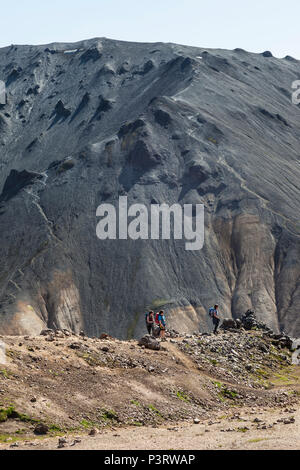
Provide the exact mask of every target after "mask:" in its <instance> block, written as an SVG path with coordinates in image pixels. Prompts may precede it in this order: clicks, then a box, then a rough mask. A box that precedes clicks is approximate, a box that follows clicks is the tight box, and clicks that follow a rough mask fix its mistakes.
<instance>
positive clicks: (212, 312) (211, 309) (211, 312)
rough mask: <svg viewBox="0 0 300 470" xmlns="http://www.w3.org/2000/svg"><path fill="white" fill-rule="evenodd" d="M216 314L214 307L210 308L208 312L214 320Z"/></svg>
mask: <svg viewBox="0 0 300 470" xmlns="http://www.w3.org/2000/svg"><path fill="white" fill-rule="evenodd" d="M214 313H215V309H214V308H213V307H210V309H209V311H208V315H209V316H210V317H211V318H213V316H214Z"/></svg>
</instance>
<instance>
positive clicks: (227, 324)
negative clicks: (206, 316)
mask: <svg viewBox="0 0 300 470" xmlns="http://www.w3.org/2000/svg"><path fill="white" fill-rule="evenodd" d="M236 327H237V326H236V322H235V320H233V318H224V320H223V323H222V325H221V328H223V329H224V330H228V329H231V328H234V329H235V328H236Z"/></svg>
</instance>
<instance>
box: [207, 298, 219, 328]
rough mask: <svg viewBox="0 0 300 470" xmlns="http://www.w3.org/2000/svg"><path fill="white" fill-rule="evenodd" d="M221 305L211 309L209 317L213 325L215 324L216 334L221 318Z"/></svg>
mask: <svg viewBox="0 0 300 470" xmlns="http://www.w3.org/2000/svg"><path fill="white" fill-rule="evenodd" d="M218 309H219V305H217V304H216V305H215V306H214V307H211V308H210V309H209V316H210V317H211V318H212V321H213V324H214V327H215V328H214V334H215V335H216V334H217V329H218V326H219V323H220V317H219V312H218Z"/></svg>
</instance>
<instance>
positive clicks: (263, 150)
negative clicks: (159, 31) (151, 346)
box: [0, 38, 300, 338]
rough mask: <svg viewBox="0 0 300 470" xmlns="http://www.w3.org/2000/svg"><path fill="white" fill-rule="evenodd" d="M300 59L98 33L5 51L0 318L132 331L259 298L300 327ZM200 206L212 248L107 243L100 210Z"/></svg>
mask: <svg viewBox="0 0 300 470" xmlns="http://www.w3.org/2000/svg"><path fill="white" fill-rule="evenodd" d="M299 77H300V63H299V62H298V61H295V60H293V59H291V58H289V57H287V58H285V59H276V58H273V57H269V54H264V55H262V54H250V53H247V52H245V51H243V50H241V49H237V50H235V51H224V50H208V51H205V50H203V49H201V48H193V47H186V46H179V45H174V44H162V43H156V44H136V43H127V42H120V41H112V40H108V39H105V38H104V39H93V40H89V41H82V42H79V43H76V44H51V45H49V46H38V47H37V46H11V47H7V48H4V49H0V79H2V80H3V81H5V82H6V86H7V91H8V100H7V104H6V105H3V106H0V168H1V172H0V192H1V191H2V194H1V196H0V201H1V202H0V323H1V330H2V332H3V333H6V334H11V333H14V334H15V333H24V332H39V331H40V329H42V327H43V326H45V325H48V326H49V327H53V326H55V327H67V328H72V329H73V330H75V331H78V330H79V329H80V328H84V329H85V331H86V332H87V333H88V334H90V335H96V334H99V333H100V332H101V331H103V330H106V331H107V332H109V333H111V334H114V335H117V336H119V337H122V338H124V337H128V336H131V335H136V334H139V333H140V331H141V329H143V328H144V324H143V323H144V315H143V313H144V311H145V309H146V308H150V307H152V308H158V307H160V306H162V305H164V306H165V307H166V310H167V312H168V320H169V322H171V323H172V325H173V326H174V327H176V328H178V329H181V330H183V331H189V330H195V329H196V328H197V327H198V325H199V323H200V326H201V328H202V329H205V328H207V322H208V319H207V309H208V307H209V306H210V305H211V304H213V303H215V302H216V301H217V302H218V303H219V304H220V306H221V309H222V312H223V314H224V315H225V316H231V315H232V316H233V317H235V316H238V315H239V314H240V313H243V312H244V311H246V310H247V309H248V308H254V309H255V311H256V313H257V316H258V318H259V319H263V320H264V321H266V322H267V323H268V324H269V325H270V326H271V327H272V328H274V329H277V330H278V329H285V330H286V331H287V332H288V333H290V334H293V335H297V334H299V333H300V317H299V313H300V283H299V271H300V268H299V251H300V249H299V246H300V244H299V235H300V226H299V207H300V187H299V184H300V183H299V182H300V165H299V155H300V145H299V138H300V129H299V122H300V120H299V117H300V111H299V107H297V106H296V105H292V103H291V84H292V82H293V81H294V80H297V79H299ZM120 195H127V196H128V200H129V204H130V203H133V202H139V203H144V204H150V203H151V202H156V203H163V202H166V203H168V204H171V203H175V202H179V203H180V204H184V203H204V204H205V208H206V238H205V246H204V248H203V250H201V251H199V252H187V251H185V249H184V242H183V241H178V240H177V241H174V240H171V241H141V240H139V241H119V242H116V241H105V242H100V241H99V240H98V239H97V237H96V224H97V219H96V215H95V214H96V208H97V206H98V205H99V204H100V203H101V202H103V201H105V202H113V203H116V202H117V201H118V198H119V196H120Z"/></svg>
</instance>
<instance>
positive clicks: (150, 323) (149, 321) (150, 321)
mask: <svg viewBox="0 0 300 470" xmlns="http://www.w3.org/2000/svg"><path fill="white" fill-rule="evenodd" d="M146 327H147V330H148V333H149V335H151V332H152V331H153V327H154V312H152V310H151V312H149V313H146Z"/></svg>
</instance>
